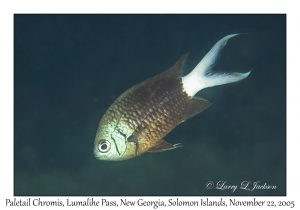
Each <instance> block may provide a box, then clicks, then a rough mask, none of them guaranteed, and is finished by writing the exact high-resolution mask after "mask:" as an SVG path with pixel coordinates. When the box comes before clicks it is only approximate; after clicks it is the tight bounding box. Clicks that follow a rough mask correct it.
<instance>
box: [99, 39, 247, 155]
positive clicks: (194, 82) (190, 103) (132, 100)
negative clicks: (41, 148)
mask: <svg viewBox="0 0 300 210" xmlns="http://www.w3.org/2000/svg"><path fill="white" fill-rule="evenodd" d="M236 35H237V34H232V35H228V36H226V37H224V38H223V39H221V40H219V41H218V42H217V43H216V44H215V45H214V46H213V48H212V49H211V50H210V51H209V52H208V53H207V54H206V55H205V56H204V58H203V59H202V60H201V61H200V62H199V63H198V65H197V66H196V67H195V68H194V69H193V70H192V71H191V72H190V73H189V74H188V75H186V76H182V74H181V72H182V71H183V69H184V67H185V60H186V57H187V55H188V54H185V55H184V56H182V57H181V58H180V59H179V60H178V61H177V62H176V63H175V65H173V66H172V67H171V68H170V69H168V70H167V71H165V72H163V73H161V74H159V75H156V76H154V77H152V78H149V79H147V80H145V81H144V82H141V83H139V84H137V85H135V86H133V87H132V88H130V89H129V90H127V91H126V92H124V93H123V94H122V95H121V96H119V97H118V98H117V99H116V100H115V102H114V103H113V104H112V105H111V106H110V107H109V108H108V110H107V111H106V112H105V114H104V115H103V117H102V119H101V120H100V123H99V127H98V130H97V133H96V138H95V142H94V155H95V157H96V158H98V159H101V160H126V159H129V158H133V157H136V156H138V155H141V154H143V153H144V152H162V151H166V150H170V149H174V148H177V147H178V144H170V143H168V142H166V141H165V140H163V138H164V137H165V136H166V135H167V134H168V133H169V132H170V131H171V130H172V129H174V128H175V127H176V126H177V125H178V124H180V123H182V122H184V121H186V120H187V119H189V118H191V117H193V116H194V115H196V114H198V113H199V112H201V111H203V110H204V109H206V108H207V107H209V106H210V103H209V102H208V101H207V100H205V99H202V98H198V97H196V96H195V94H196V93H197V92H199V91H200V90H202V89H203V88H207V87H212V86H216V85H222V84H226V83H231V82H237V81H239V80H242V79H244V78H246V77H247V76H248V75H249V74H250V72H247V73H236V72H233V73H216V72H212V71H211V70H212V67H213V66H214V64H215V62H216V60H217V57H218V54H219V53H220V51H221V50H222V49H223V48H224V47H225V45H226V43H227V41H228V40H229V39H230V38H231V37H234V36H236Z"/></svg>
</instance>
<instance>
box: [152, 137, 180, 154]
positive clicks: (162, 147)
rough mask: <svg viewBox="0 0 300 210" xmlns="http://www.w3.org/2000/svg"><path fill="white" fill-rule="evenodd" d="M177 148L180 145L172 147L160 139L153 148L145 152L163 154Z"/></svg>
mask: <svg viewBox="0 0 300 210" xmlns="http://www.w3.org/2000/svg"><path fill="white" fill-rule="evenodd" d="M177 147H180V144H174V145H173V144H170V143H168V142H166V141H165V140H163V139H161V140H159V141H158V142H157V143H156V144H155V145H154V146H153V147H151V148H150V149H148V150H147V152H164V151H167V150H170V149H175V148H177Z"/></svg>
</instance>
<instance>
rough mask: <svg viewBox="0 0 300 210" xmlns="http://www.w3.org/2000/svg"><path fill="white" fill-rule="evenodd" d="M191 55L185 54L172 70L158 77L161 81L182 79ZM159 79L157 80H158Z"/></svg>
mask: <svg viewBox="0 0 300 210" xmlns="http://www.w3.org/2000/svg"><path fill="white" fill-rule="evenodd" d="M188 54H189V53H186V54H184V55H183V56H182V57H181V58H180V59H179V60H178V61H177V62H176V63H175V64H174V65H173V66H172V67H171V68H169V69H168V70H167V71H165V72H163V73H161V74H159V75H157V77H158V78H159V79H170V78H180V77H182V71H183V69H184V68H185V65H186V58H187V56H188ZM156 79H157V78H156Z"/></svg>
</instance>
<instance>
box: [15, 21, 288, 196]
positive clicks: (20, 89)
mask: <svg viewBox="0 0 300 210" xmlns="http://www.w3.org/2000/svg"><path fill="white" fill-rule="evenodd" d="M232 33H244V34H243V35H240V36H237V37H234V38H233V39H231V40H230V41H229V42H228V45H227V46H226V49H225V51H224V53H223V56H222V58H221V59H220V61H219V63H218V65H217V66H216V69H218V70H223V71H239V72H247V71H249V70H250V69H253V70H252V73H251V75H250V76H249V77H248V78H247V79H245V80H243V81H241V82H238V83H234V84H228V85H224V86H220V87H215V88H211V89H207V90H205V91H202V92H200V95H201V96H203V97H205V98H207V99H209V100H211V101H213V102H214V104H213V105H212V106H211V107H210V108H209V109H207V110H205V111H204V112H202V113H201V114H199V115H197V116H195V117H194V118H192V119H190V120H188V121H186V122H185V123H183V124H181V125H179V126H178V127H177V128H176V129H174V130H173V131H172V132H171V133H170V134H169V135H167V136H166V137H165V139H166V140H167V141H169V142H171V143H178V142H181V143H182V144H183V147H182V148H179V149H176V150H172V151H168V152H163V153H151V154H144V155H142V156H140V157H137V158H134V159H131V160H127V161H121V162H105V161H99V160H96V159H95V158H94V155H93V143H94V137H95V133H96V129H97V126H98V123H99V121H100V119H101V117H102V115H103V114H104V112H105V111H106V109H107V108H108V107H109V106H110V104H111V103H112V102H113V101H114V100H115V99H116V98H117V97H118V96H119V95H120V94H121V93H122V92H124V91H125V90H127V89H128V88H130V87H131V86H132V85H134V84H136V83H139V82H141V81H143V80H145V79H147V78H149V77H151V76H154V75H156V74H158V73H161V72H162V71H164V70H166V69H168V68H169V67H171V66H172V65H173V64H174V63H175V62H176V61H177V59H179V58H180V57H181V56H182V55H183V54H185V53H186V52H191V53H190V56H189V60H188V69H190V70H191V69H192V68H193V67H194V66H195V65H196V64H197V62H199V61H200V60H201V58H202V57H203V56H204V55H205V53H206V52H208V51H209V49H210V48H211V47H212V46H213V45H214V44H215V43H216V42H217V41H218V40H219V39H221V38H222V37H224V36H226V35H228V34H232ZM208 181H213V182H214V183H217V182H218V181H226V185H238V186H240V184H241V182H242V181H251V185H252V183H253V182H255V181H260V184H261V185H263V184H264V183H267V184H268V185H275V186H276V187H277V188H276V190H254V191H246V190H236V191H235V192H234V193H231V191H230V190H223V191H222V190H217V189H211V190H208V189H206V188H205V184H206V183H207V182H208ZM14 194H15V195H285V194H286V16H285V15H15V16H14Z"/></svg>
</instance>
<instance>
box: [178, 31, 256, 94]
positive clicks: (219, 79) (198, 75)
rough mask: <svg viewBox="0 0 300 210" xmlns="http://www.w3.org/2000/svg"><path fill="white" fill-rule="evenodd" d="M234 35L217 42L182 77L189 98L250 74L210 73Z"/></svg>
mask: <svg viewBox="0 0 300 210" xmlns="http://www.w3.org/2000/svg"><path fill="white" fill-rule="evenodd" d="M236 35H238V34H231V35H228V36H225V37H224V38H223V39H221V40H219V41H218V42H217V43H216V44H215V45H214V46H213V48H211V50H210V51H209V52H208V53H207V54H206V55H205V56H204V58H203V59H202V60H201V61H200V62H199V63H198V65H197V66H196V67H195V68H194V69H193V71H191V73H189V74H188V75H186V76H184V77H182V83H183V88H184V90H185V91H186V92H187V93H188V95H189V96H194V95H195V94H196V93H197V92H199V91H200V90H202V89H204V88H207V87H212V86H216V85H223V84H227V83H232V82H237V81H240V80H242V79H244V78H246V77H247V76H248V75H249V74H250V72H251V71H249V72H247V73H238V72H232V73H214V72H212V71H211V69H212V67H213V65H214V64H215V61H216V60H217V57H218V55H219V54H220V52H221V50H222V49H223V48H224V47H225V46H226V43H227V41H228V40H229V39H230V38H231V37H234V36H236Z"/></svg>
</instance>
